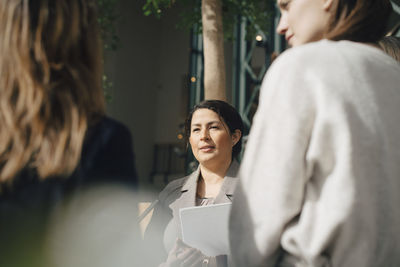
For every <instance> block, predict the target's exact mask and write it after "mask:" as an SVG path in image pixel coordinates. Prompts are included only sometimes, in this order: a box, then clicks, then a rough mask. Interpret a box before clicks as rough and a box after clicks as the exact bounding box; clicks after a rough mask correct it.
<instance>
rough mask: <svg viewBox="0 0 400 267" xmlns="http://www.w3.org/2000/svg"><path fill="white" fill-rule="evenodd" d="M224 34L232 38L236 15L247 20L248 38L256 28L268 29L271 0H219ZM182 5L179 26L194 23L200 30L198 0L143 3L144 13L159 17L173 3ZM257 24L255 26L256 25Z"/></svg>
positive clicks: (184, 26)
mask: <svg viewBox="0 0 400 267" xmlns="http://www.w3.org/2000/svg"><path fill="white" fill-rule="evenodd" d="M221 1H222V13H223V14H222V16H223V27H224V36H225V38H226V39H228V40H231V39H232V38H233V28H234V26H235V25H236V23H237V22H238V17H239V16H242V17H245V18H246V19H247V21H248V24H247V34H248V38H253V37H254V36H255V34H256V33H257V30H256V29H257V28H259V29H261V30H262V31H263V32H266V33H267V32H268V30H269V29H270V23H271V19H270V18H271V16H272V14H273V11H274V1H273V0H221ZM177 2H179V4H180V5H181V6H182V7H183V9H184V10H183V12H181V14H180V17H181V21H180V22H179V24H178V26H179V27H180V28H185V29H192V28H193V26H194V25H195V24H197V25H199V26H200V27H199V28H198V31H199V32H201V30H202V29H201V8H200V5H201V2H200V0H145V4H144V5H143V12H144V15H146V16H150V15H155V16H156V17H157V18H160V17H161V16H162V14H163V12H164V11H165V10H166V9H168V8H170V7H172V6H173V5H174V4H177ZM256 25H257V27H256Z"/></svg>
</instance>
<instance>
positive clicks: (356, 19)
mask: <svg viewBox="0 0 400 267" xmlns="http://www.w3.org/2000/svg"><path fill="white" fill-rule="evenodd" d="M332 8H333V10H332V11H333V12H332V17H331V20H330V23H329V27H328V31H327V33H326V35H325V38H327V39H330V40H350V41H355V42H365V43H375V42H377V41H378V40H380V39H381V38H382V37H383V36H384V35H385V31H386V27H387V23H388V19H389V15H390V13H391V12H392V5H391V3H390V1H389V0H333V5H332Z"/></svg>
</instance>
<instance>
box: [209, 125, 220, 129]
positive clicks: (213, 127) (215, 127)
mask: <svg viewBox="0 0 400 267" xmlns="http://www.w3.org/2000/svg"><path fill="white" fill-rule="evenodd" d="M210 129H219V127H218V126H211V127H210Z"/></svg>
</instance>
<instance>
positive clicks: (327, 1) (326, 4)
mask: <svg viewBox="0 0 400 267" xmlns="http://www.w3.org/2000/svg"><path fill="white" fill-rule="evenodd" d="M322 1H323V6H322V7H323V9H324V10H325V11H327V12H329V11H330V9H331V7H332V4H333V1H335V0H322Z"/></svg>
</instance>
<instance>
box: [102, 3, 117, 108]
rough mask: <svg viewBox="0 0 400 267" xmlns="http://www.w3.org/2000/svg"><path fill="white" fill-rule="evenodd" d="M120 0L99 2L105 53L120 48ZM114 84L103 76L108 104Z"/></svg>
mask: <svg viewBox="0 0 400 267" xmlns="http://www.w3.org/2000/svg"><path fill="white" fill-rule="evenodd" d="M118 1H119V0H97V7H98V13H99V14H98V21H99V25H100V31H101V38H102V40H103V46H104V50H105V51H115V50H117V48H118V45H119V43H120V39H119V37H118V35H117V28H116V23H117V21H118V18H119V16H118V14H117V3H118ZM112 88H113V83H112V82H111V81H110V79H108V77H107V75H105V74H104V75H103V90H104V97H105V99H106V102H111V100H112V99H111V94H110V93H109V92H110V91H111V90H112Z"/></svg>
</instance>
